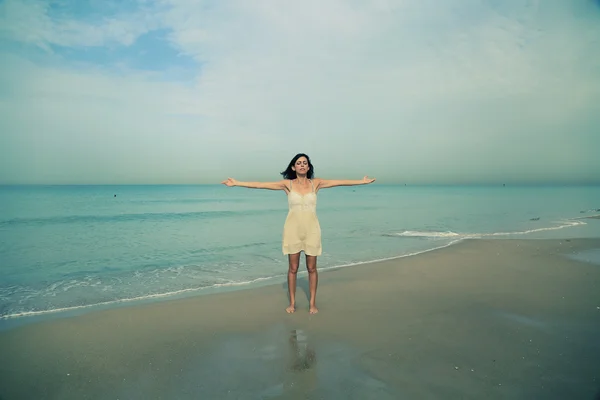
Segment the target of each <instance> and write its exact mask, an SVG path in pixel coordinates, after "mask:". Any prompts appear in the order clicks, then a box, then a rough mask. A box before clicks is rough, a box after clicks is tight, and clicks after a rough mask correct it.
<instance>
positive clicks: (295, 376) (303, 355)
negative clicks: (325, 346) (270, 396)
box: [283, 329, 317, 396]
mask: <svg viewBox="0 0 600 400" xmlns="http://www.w3.org/2000/svg"><path fill="white" fill-rule="evenodd" d="M289 344H290V345H289V361H288V368H287V369H286V372H285V374H284V381H283V392H284V394H285V395H286V396H289V395H293V394H298V395H299V394H306V393H307V392H311V391H313V390H315V389H316V388H317V370H316V368H315V367H316V363H317V354H316V352H315V350H314V348H313V347H312V346H310V344H309V342H308V338H307V336H306V334H305V333H304V332H303V331H301V330H298V329H294V330H293V331H291V333H290V339H289Z"/></svg>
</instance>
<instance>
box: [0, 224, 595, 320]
mask: <svg viewBox="0 0 600 400" xmlns="http://www.w3.org/2000/svg"><path fill="white" fill-rule="evenodd" d="M582 219H600V215H593V216H585V217H579V218H570V219H566V220H562V221H554V224H555V225H553V226H548V227H542V228H535V229H530V230H526V231H514V232H493V233H473V234H459V233H456V235H455V236H450V237H447V238H446V239H447V240H450V241H449V242H448V243H445V244H441V245H437V246H434V247H430V248H427V249H424V250H417V251H413V252H409V253H406V254H399V255H394V256H391V257H384V258H378V259H372V260H366V261H357V262H353V263H349V264H341V265H334V266H330V267H320V268H319V272H323V273H326V272H328V271H334V270H337V269H342V268H352V267H356V266H361V265H368V264H374V263H379V262H384V261H392V260H397V259H402V258H406V257H415V256H419V255H421V254H425V253H428V252H431V251H436V250H440V249H444V248H448V247H452V246H455V245H458V244H460V243H462V242H464V241H468V240H552V239H544V238H535V237H529V238H523V239H515V237H519V236H521V235H531V234H536V233H545V232H552V231H560V230H563V229H566V228H575V227H577V226H580V225H586V223H585V222H582V221H581V220H582ZM392 236H402V235H392ZM301 264H302V263H301ZM305 275H307V272H306V270H304V269H302V268H301V269H300V270H299V272H298V276H305ZM285 278H286V273H285V272H284V273H281V274H278V275H274V276H268V277H258V278H256V279H254V280H252V281H249V282H234V283H225V284H214V285H212V286H206V287H198V288H186V289H181V290H177V291H174V292H165V293H155V294H149V295H144V296H140V297H134V298H124V299H117V300H109V301H105V302H100V303H94V304H86V305H80V306H67V307H61V308H57V309H51V310H40V311H26V312H21V313H16V314H9V315H5V316H0V332H2V331H5V330H10V329H13V328H14V327H17V326H21V325H28V324H32V323H33V324H35V323H38V322H42V321H51V320H54V319H61V318H72V317H77V316H82V315H86V314H88V313H94V312H98V311H105V310H110V309H120V308H124V307H137V306H140V305H144V304H154V303H157V302H163V301H172V300H178V299H186V298H191V297H196V296H210V295H214V294H219V293H229V292H233V291H243V290H254V289H258V288H261V287H265V286H270V285H277V283H276V281H277V280H279V279H285Z"/></svg>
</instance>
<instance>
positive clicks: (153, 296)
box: [0, 275, 281, 320]
mask: <svg viewBox="0 0 600 400" xmlns="http://www.w3.org/2000/svg"><path fill="white" fill-rule="evenodd" d="M280 276H281V275H275V276H268V277H262V278H256V279H253V280H250V281H244V282H226V283H216V284H214V285H210V286H203V287H198V288H188V289H181V290H175V291H171V292H165V293H155V294H149V295H145V296H137V297H129V298H125V299H119V300H110V301H103V302H100V303H94V304H84V305H81V306H71V307H60V308H53V309H51V310H40V311H22V312H17V313H13V314H6V315H1V316H0V320H3V319H11V318H19V317H33V316H39V315H45V314H54V313H60V312H68V311H77V310H83V309H87V308H93V307H100V306H110V305H116V304H121V303H129V302H134V301H144V300H152V299H157V298H162V297H172V296H177V295H181V294H185V293H190V292H198V291H201V290H207V289H216V288H221V287H230V286H246V285H251V284H253V283H258V282H262V281H268V280H271V279H274V278H278V277H280Z"/></svg>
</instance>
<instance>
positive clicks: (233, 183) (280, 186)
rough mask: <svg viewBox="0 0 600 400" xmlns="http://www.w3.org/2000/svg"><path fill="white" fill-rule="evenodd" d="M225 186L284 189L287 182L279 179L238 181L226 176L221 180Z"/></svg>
mask: <svg viewBox="0 0 600 400" xmlns="http://www.w3.org/2000/svg"><path fill="white" fill-rule="evenodd" d="M221 183H222V184H224V185H227V186H240V187H245V188H250V189H269V190H286V191H287V184H286V181H285V180H281V181H278V182H240V181H236V180H235V179H233V178H228V179H227V180H224V181H223V182H221Z"/></svg>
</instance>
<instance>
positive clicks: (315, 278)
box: [306, 255, 319, 314]
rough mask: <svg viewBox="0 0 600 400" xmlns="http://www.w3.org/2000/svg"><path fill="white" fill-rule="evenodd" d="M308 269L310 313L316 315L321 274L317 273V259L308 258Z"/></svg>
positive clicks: (313, 257) (314, 257)
mask: <svg viewBox="0 0 600 400" xmlns="http://www.w3.org/2000/svg"><path fill="white" fill-rule="evenodd" d="M306 269H307V270H308V287H309V291H310V301H309V312H310V313H311V314H316V313H318V312H319V309H318V308H317V285H318V283H319V273H318V272H317V257H316V256H309V255H307V256H306Z"/></svg>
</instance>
